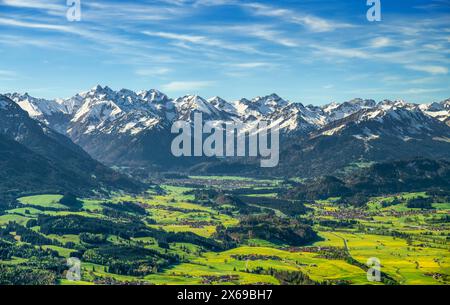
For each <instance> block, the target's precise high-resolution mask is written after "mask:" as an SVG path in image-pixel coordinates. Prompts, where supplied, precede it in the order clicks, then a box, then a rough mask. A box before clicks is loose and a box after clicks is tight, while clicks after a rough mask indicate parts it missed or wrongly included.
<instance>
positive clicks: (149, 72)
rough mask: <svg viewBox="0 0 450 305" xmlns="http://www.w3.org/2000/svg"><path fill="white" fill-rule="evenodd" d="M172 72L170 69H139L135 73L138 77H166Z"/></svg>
mask: <svg viewBox="0 0 450 305" xmlns="http://www.w3.org/2000/svg"><path fill="white" fill-rule="evenodd" d="M170 71H172V70H171V69H169V68H149V69H138V70H136V71H135V73H136V75H139V76H158V75H165V74H167V73H169V72H170Z"/></svg>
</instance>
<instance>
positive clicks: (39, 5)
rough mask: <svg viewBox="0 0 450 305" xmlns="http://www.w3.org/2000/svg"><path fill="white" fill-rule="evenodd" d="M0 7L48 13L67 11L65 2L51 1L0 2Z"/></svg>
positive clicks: (12, 0)
mask: <svg viewBox="0 0 450 305" xmlns="http://www.w3.org/2000/svg"><path fill="white" fill-rule="evenodd" d="M0 5H5V6H11V7H17V8H28V9H38V10H44V11H47V12H49V13H63V12H64V11H65V10H66V9H67V7H66V6H65V1H59V2H55V1H52V0H50V1H49V0H0Z"/></svg>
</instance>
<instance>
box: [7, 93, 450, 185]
mask: <svg viewBox="0 0 450 305" xmlns="http://www.w3.org/2000/svg"><path fill="white" fill-rule="evenodd" d="M5 96H6V97H7V98H9V99H10V100H12V101H14V102H15V103H16V104H17V105H18V106H20V108H21V109H22V110H24V111H26V112H27V113H28V115H29V116H30V117H31V118H33V119H35V120H37V121H38V122H39V124H40V126H42V127H43V128H45V127H48V128H49V129H52V130H55V131H57V132H58V133H59V134H62V135H64V136H67V137H68V138H70V139H71V140H72V141H73V142H74V143H75V144H77V145H79V146H80V147H82V148H83V149H84V150H85V151H86V152H87V153H88V154H89V155H91V156H92V157H93V158H94V159H96V160H98V161H100V162H102V163H104V164H106V165H108V166H119V167H143V168H151V169H154V170H173V169H183V170H189V171H198V172H205V173H206V172H207V173H225V172H226V173H228V172H233V171H236V170H238V171H239V172H241V173H249V174H260V173H261V174H268V173H270V174H274V175H295V176H305V177H308V176H315V175H320V174H323V173H324V172H334V171H337V170H343V169H345V168H348V167H351V166H361V165H364V164H366V163H370V162H378V161H386V160H396V159H402V158H410V157H426V158H444V159H448V158H450V99H447V100H445V101H442V102H434V103H431V104H413V103H407V102H405V101H390V100H384V101H380V102H376V101H374V100H368V99H353V100H351V101H347V102H344V103H335V102H333V103H330V104H327V105H324V106H313V105H306V106H305V105H303V104H301V103H296V102H290V101H287V100H284V99H282V98H281V97H279V96H278V95H276V94H271V95H268V96H263V97H256V98H253V99H251V100H249V99H245V98H243V99H240V100H238V101H233V102H228V101H226V100H224V99H222V98H220V97H213V98H210V99H204V98H202V97H200V96H197V95H186V96H183V97H179V98H175V99H173V98H170V97H168V96H167V95H166V94H164V93H161V92H160V91H158V90H154V89H152V90H148V91H141V92H134V91H131V90H127V89H122V90H120V91H115V90H112V89H111V88H109V87H107V86H105V87H103V86H100V85H98V86H96V87H94V88H92V89H90V90H89V91H86V92H83V93H79V94H76V95H75V96H73V97H71V98H68V99H55V100H46V99H40V98H35V97H32V96H30V95H28V94H18V93H12V94H6V95H5ZM196 112H200V113H202V115H203V119H204V120H217V121H223V122H228V121H235V122H242V123H244V124H248V123H250V122H256V121H270V122H271V123H272V125H271V126H275V124H277V125H276V126H279V128H280V131H281V153H280V158H281V159H280V166H278V167H277V168H274V169H271V170H264V169H260V168H259V167H258V166H257V164H258V163H257V161H256V160H252V159H242V158H239V159H238V158H236V159H204V158H197V159H195V158H181V159H180V158H175V157H173V156H172V154H171V152H170V143H171V141H172V138H173V137H174V136H175V135H172V134H171V133H170V128H171V126H172V123H173V122H174V121H177V120H185V121H192V120H193V115H194V113H196Z"/></svg>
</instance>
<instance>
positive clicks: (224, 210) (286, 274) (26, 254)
mask: <svg viewBox="0 0 450 305" xmlns="http://www.w3.org/2000/svg"><path fill="white" fill-rule="evenodd" d="M189 179H191V180H192V181H194V182H197V183H198V181H203V180H204V179H209V181H211V184H210V185H208V187H203V188H202V187H199V186H197V187H195V188H194V187H192V186H186V184H185V180H181V181H176V180H174V179H170V180H167V181H165V184H161V186H160V187H159V188H157V189H150V190H149V191H147V192H146V193H143V194H141V195H123V194H116V195H111V196H109V197H107V198H80V199H78V201H79V202H80V204H79V206H77V207H76V208H74V207H73V206H70V205H69V206H68V205H65V204H63V203H61V198H63V195H62V194H42V195H37V196H29V197H22V198H18V200H17V205H16V206H15V207H14V208H12V209H9V210H6V211H5V212H4V213H3V214H2V215H0V226H1V235H0V243H1V246H2V249H5V251H4V253H5V254H2V256H1V260H0V266H5V268H11V267H12V266H21V267H23V268H31V269H32V270H37V269H39V270H41V269H42V270H48V269H50V266H54V265H55V264H61V265H62V266H63V268H60V270H59V269H58V270H59V271H58V272H57V273H55V275H54V277H51V278H50V281H51V283H55V284H61V285H68V284H69V285H70V284H83V285H84V284H121V283H148V284H351V285H363V284H375V285H378V284H432V285H439V284H449V282H450V278H449V276H450V254H449V253H450V252H449V250H450V243H449V233H450V226H449V222H448V217H449V212H450V210H449V203H448V202H435V203H433V207H432V209H411V208H409V207H408V206H407V204H406V202H407V200H410V199H411V198H413V199H414V198H417V197H426V196H428V195H427V194H426V193H424V192H421V193H402V194H394V195H386V196H381V197H373V198H370V200H369V201H368V203H367V205H366V207H364V208H361V207H354V206H348V205H342V204H339V198H328V199H324V200H315V201H308V202H304V203H299V202H296V201H289V200H287V201H286V200H284V199H280V198H281V197H280V189H283V188H284V190H286V189H288V188H289V186H286V185H284V186H283V185H281V182H280V181H276V180H273V181H272V182H270V183H268V181H265V180H258V181H256V180H255V182H254V183H255V186H254V187H252V180H251V179H249V178H241V177H190V178H189ZM240 184H242V187H241V188H237V187H236V185H240ZM222 189H227V191H223V190H222ZM235 190H238V192H237V191H235ZM252 191H253V192H252ZM242 194H244V195H242ZM398 198H400V200H399V202H397V203H396V204H395V205H391V204H392V203H393V202H394V200H397V199H398ZM264 215H269V217H266V216H264ZM255 219H257V220H258V221H259V222H261V223H262V228H264V229H263V230H258V225H256V227H251V228H250V229H246V228H247V227H246V224H247V223H252V221H255ZM78 222H80V223H82V225H77V224H78ZM253 226H254V225H253ZM292 228H295V229H292ZM308 228H309V229H308ZM26 249H28V250H26ZM29 249H34V251H35V252H33V253H32V254H30V253H31V252H30V251H31V250H29ZM69 257H76V258H78V259H80V261H81V279H80V281H77V282H71V281H69V280H67V279H66V274H67V270H66V269H67V268H66V267H64V266H65V262H66V259H68V258H69ZM374 257H375V258H377V259H378V260H379V261H380V264H381V266H380V268H381V272H382V274H383V276H382V278H381V279H380V280H378V281H369V280H368V277H367V270H368V269H369V267H370V266H368V265H366V264H367V260H368V259H369V258H374ZM51 270H53V269H51ZM52 272H53V271H52Z"/></svg>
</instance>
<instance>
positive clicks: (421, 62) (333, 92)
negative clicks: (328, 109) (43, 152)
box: [0, 0, 450, 105]
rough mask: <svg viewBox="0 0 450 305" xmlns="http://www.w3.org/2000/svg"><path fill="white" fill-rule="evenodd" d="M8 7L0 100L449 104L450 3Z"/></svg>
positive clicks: (173, 1) (0, 54)
mask: <svg viewBox="0 0 450 305" xmlns="http://www.w3.org/2000/svg"><path fill="white" fill-rule="evenodd" d="M67 8H68V7H67V5H66V0H0V92H2V93H6V92H15V91H17V92H22V93H24V92H28V93H30V94H31V95H34V96H38V97H45V98H55V97H69V96H72V95H74V94H75V93H77V92H81V91H86V90H87V89H89V88H91V87H93V86H94V85H96V84H102V85H108V86H110V87H111V88H113V89H121V88H128V89H133V90H142V89H151V88H156V89H159V90H161V91H163V92H165V93H166V94H168V95H169V96H171V97H178V96H181V95H185V94H199V95H201V96H203V97H205V98H207V97H211V96H215V95H219V96H221V97H223V98H225V99H228V100H235V99H238V98H241V97H247V98H252V97H254V96H258V95H266V94H270V93H273V92H276V93H278V94H279V95H280V96H282V97H283V98H286V99H289V100H292V101H296V102H303V103H305V104H310V103H311V104H316V105H320V104H325V103H329V102H331V101H345V100H349V99H351V98H354V97H362V98H373V99H376V100H382V99H405V100H407V101H410V102H417V103H420V102H431V101H440V100H443V99H445V98H449V97H450V89H449V87H450V86H449V84H450V74H449V73H450V71H449V70H450V0H381V13H382V20H381V22H369V21H368V20H367V18H366V12H367V10H368V9H369V6H367V5H366V0H346V1H329V0H297V1H294V0H278V1H265V0H255V1H237V0H159V1H157V0H155V1H150V0H147V1H146V0H139V1H113V0H108V1H107V0H92V1H91V0H81V21H80V22H69V21H68V20H67V18H66V11H67Z"/></svg>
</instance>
